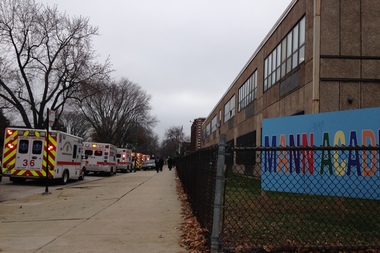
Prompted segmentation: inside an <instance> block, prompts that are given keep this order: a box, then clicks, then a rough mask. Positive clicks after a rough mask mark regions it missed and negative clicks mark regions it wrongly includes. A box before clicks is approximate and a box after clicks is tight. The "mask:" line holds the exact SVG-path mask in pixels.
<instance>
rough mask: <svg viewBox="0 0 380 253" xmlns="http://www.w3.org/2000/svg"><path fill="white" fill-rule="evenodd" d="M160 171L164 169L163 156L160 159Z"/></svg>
mask: <svg viewBox="0 0 380 253" xmlns="http://www.w3.org/2000/svg"><path fill="white" fill-rule="evenodd" d="M158 164H159V167H160V171H162V167H164V159H162V156H161V157H160V160H159V161H158Z"/></svg>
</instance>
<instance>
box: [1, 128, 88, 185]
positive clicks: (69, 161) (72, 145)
mask: <svg viewBox="0 0 380 253" xmlns="http://www.w3.org/2000/svg"><path fill="white" fill-rule="evenodd" d="M4 137H5V138H4V149H3V163H2V173H3V177H9V178H10V180H11V181H13V182H15V183H21V182H25V180H26V179H44V178H46V173H48V177H49V179H58V180H60V181H61V183H62V184H66V183H67V181H68V180H69V179H71V178H74V179H79V180H83V179H84V172H83V168H82V167H81V149H82V138H80V137H77V136H74V135H70V134H67V133H64V132H60V131H57V130H51V131H49V136H47V131H46V130H41V129H27V128H12V127H9V128H6V129H5V136H4Z"/></svg>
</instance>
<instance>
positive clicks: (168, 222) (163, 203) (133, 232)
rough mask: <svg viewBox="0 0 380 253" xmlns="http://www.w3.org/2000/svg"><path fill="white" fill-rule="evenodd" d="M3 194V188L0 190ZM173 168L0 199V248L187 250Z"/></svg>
mask: <svg viewBox="0 0 380 253" xmlns="http://www.w3.org/2000/svg"><path fill="white" fill-rule="evenodd" d="M2 194H5V193H2ZM182 222H183V218H182V215H181V202H180V201H179V200H178V194H177V192H176V178H175V171H168V170H167V169H166V168H164V171H163V172H160V173H157V172H156V171H138V172H136V173H127V174H118V175H116V176H112V177H107V178H104V179H101V180H97V181H92V182H86V179H85V180H84V183H83V184H80V185H75V186H70V184H68V185H67V186H65V187H64V188H61V189H58V190H52V191H51V194H49V195H42V194H36V195H33V196H30V197H26V198H22V199H17V200H10V201H5V202H1V203H0V252H39V253H40V252H49V253H51V252H70V253H72V252H81V253H84V252H132V253H139V252H141V253H146V252H150V253H151V252H152V253H154V252H157V253H158V252H165V253H184V252H187V251H186V250H185V249H184V248H182V247H180V246H179V244H178V242H179V240H180V236H181V231H180V226H181V223H182Z"/></svg>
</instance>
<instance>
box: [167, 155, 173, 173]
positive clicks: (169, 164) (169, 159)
mask: <svg viewBox="0 0 380 253" xmlns="http://www.w3.org/2000/svg"><path fill="white" fill-rule="evenodd" d="M172 167H173V159H172V158H171V157H170V156H169V158H168V168H169V170H172Z"/></svg>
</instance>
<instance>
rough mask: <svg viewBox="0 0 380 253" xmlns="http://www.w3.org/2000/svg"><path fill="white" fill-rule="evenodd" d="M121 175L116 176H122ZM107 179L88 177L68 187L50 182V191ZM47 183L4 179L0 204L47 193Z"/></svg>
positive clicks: (71, 181) (72, 181) (0, 185)
mask: <svg viewBox="0 0 380 253" xmlns="http://www.w3.org/2000/svg"><path fill="white" fill-rule="evenodd" d="M120 175H121V174H115V175H113V177H115V176H120ZM104 178H107V176H97V175H88V176H86V177H85V178H84V180H69V182H68V183H67V184H66V185H61V184H59V182H58V181H51V180H49V184H48V190H49V192H50V191H51V190H55V189H59V188H63V187H65V186H74V185H79V184H83V183H88V182H91V181H95V180H101V179H104ZM45 188H46V183H45V181H37V180H31V179H28V180H27V181H26V182H25V183H22V184H15V183H13V182H11V181H10V180H9V178H8V177H3V179H2V181H1V182H0V202H3V201H6V200H12V199H19V198H23V197H27V196H31V195H34V194H38V193H41V194H42V193H45Z"/></svg>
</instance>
